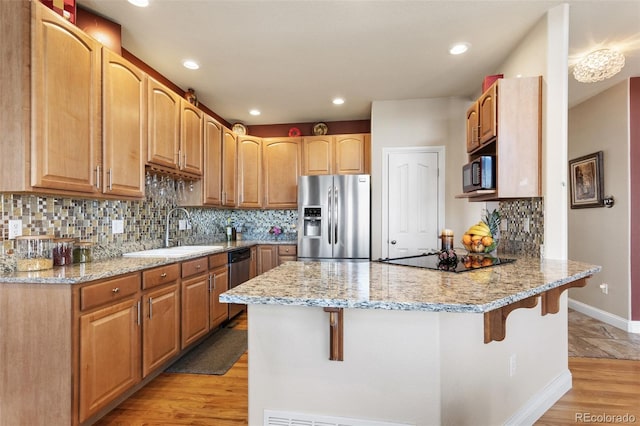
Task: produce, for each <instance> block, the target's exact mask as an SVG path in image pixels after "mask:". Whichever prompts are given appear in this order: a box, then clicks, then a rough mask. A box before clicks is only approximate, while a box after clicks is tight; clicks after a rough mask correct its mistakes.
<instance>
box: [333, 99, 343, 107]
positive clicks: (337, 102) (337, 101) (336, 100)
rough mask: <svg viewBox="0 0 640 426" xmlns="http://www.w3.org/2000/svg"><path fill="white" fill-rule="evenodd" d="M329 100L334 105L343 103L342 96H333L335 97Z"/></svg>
mask: <svg viewBox="0 0 640 426" xmlns="http://www.w3.org/2000/svg"><path fill="white" fill-rule="evenodd" d="M331 102H333V104H334V105H342V104H343V103H344V99H342V98H335V99H334V100H333V101H331Z"/></svg>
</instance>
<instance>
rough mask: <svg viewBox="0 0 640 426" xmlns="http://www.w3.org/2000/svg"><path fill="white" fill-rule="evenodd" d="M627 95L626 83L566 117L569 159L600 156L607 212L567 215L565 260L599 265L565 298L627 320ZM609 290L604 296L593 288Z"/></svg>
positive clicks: (573, 211) (574, 211) (594, 210)
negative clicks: (597, 270) (609, 202)
mask: <svg viewBox="0 0 640 426" xmlns="http://www.w3.org/2000/svg"><path fill="white" fill-rule="evenodd" d="M628 106H629V89H628V81H624V82H622V83H619V84H617V85H615V86H614V87H612V88H610V89H608V90H606V91H604V92H602V93H600V94H599V95H597V96H594V97H593V98H590V99H588V100H587V101H585V102H582V103H581V104H579V105H577V106H575V107H573V108H571V110H570V111H569V158H571V159H573V158H578V157H581V156H583V155H587V154H591V153H594V152H597V151H603V152H604V189H605V194H606V195H613V196H614V197H615V205H614V206H613V207H612V208H590V209H570V210H569V257H570V258H571V259H576V260H581V261H584V262H589V263H593V264H596V265H602V267H603V268H602V272H601V273H599V274H598V275H597V276H595V277H594V278H593V279H591V280H590V282H589V285H588V286H587V287H585V288H583V289H580V290H575V291H571V293H570V294H571V298H572V299H575V300H578V301H580V302H582V303H586V304H587V305H590V306H592V307H596V308H598V309H602V310H604V311H606V312H609V313H612V314H614V315H618V316H620V317H622V318H625V319H631V313H630V308H629V306H630V297H631V295H630V292H631V279H630V274H629V268H630V265H629V257H630V252H629V244H630V243H629V235H630V229H629V220H630V219H629V208H630V207H629V196H628V195H629V182H630V181H629V179H630V174H629V109H628ZM603 282H605V283H608V284H609V294H608V295H605V294H603V293H602V292H601V291H600V288H599V284H601V283H603Z"/></svg>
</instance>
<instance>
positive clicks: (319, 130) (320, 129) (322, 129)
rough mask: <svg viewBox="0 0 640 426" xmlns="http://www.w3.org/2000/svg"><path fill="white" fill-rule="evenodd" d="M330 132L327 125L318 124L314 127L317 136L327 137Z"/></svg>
mask: <svg viewBox="0 0 640 426" xmlns="http://www.w3.org/2000/svg"><path fill="white" fill-rule="evenodd" d="M328 131H329V126H327V123H316V124H315V125H314V126H313V134H314V135H315V136H320V135H326V134H327V132H328Z"/></svg>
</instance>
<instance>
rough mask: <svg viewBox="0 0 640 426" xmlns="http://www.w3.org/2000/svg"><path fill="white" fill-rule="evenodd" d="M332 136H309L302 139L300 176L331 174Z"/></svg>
mask: <svg viewBox="0 0 640 426" xmlns="http://www.w3.org/2000/svg"><path fill="white" fill-rule="evenodd" d="M333 149H334V141H333V136H328V135H322V136H311V137H306V138H303V139H302V174H303V175H305V176H308V175H330V174H332V173H333V167H332V166H333V157H334V154H333Z"/></svg>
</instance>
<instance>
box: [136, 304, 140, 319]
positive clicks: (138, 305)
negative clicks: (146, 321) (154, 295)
mask: <svg viewBox="0 0 640 426" xmlns="http://www.w3.org/2000/svg"><path fill="white" fill-rule="evenodd" d="M136 306H137V307H138V325H140V301H139V300H138V302H137V303H136Z"/></svg>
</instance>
